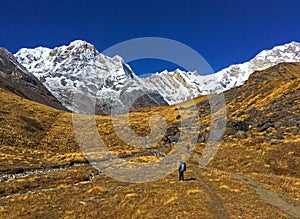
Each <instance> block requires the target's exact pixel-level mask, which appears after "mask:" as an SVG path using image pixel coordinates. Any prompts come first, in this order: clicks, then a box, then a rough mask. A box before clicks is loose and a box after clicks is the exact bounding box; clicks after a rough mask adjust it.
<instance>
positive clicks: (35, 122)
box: [0, 66, 300, 218]
mask: <svg viewBox="0 0 300 219" xmlns="http://www.w3.org/2000/svg"><path fill="white" fill-rule="evenodd" d="M290 68H291V69H288V71H287V72H288V73H287V74H291V75H292V73H289V71H294V68H295V67H290ZM298 68H299V69H300V67H299V66H298V67H297V69H298ZM268 71H269V70H268ZM261 74H262V75H263V76H264V74H265V73H264V74H263V73H261ZM261 74H258V76H256V77H257V78H258V79H259V80H261V79H260V77H261ZM270 77H275V76H274V75H273V73H272V74H270ZM254 79H255V78H254ZM264 80H265V79H264ZM256 84H257V85H258V86H256ZM299 84H300V83H299V79H294V80H290V81H289V80H280V81H279V80H277V81H276V82H274V83H273V84H270V82H264V81H263V82H262V83H258V82H256V83H251V81H249V82H248V83H246V85H245V86H244V87H241V88H236V89H235V90H234V91H230V92H228V93H226V100H227V112H228V120H230V121H231V120H240V121H244V120H245V121H246V122H251V120H252V119H256V118H254V117H255V115H252V114H251V112H252V111H251V110H253V109H254V108H255V109H257V110H260V111H262V115H263V116H261V115H259V116H257V117H260V118H262V120H263V119H264V118H271V117H275V118H277V117H278V118H279V117H280V116H282V117H283V119H285V117H284V116H285V114H284V113H286V114H287V115H288V116H290V117H291V116H294V117H291V118H299V114H297V112H298V111H297V109H296V108H295V107H294V105H295V104H298V106H299V98H298V99H297V98H296V97H298V96H296V94H295V93H296V92H298V91H299ZM291 91H295V92H294V93H293V92H291ZM0 94H1V95H0V106H1V107H0V124H1V126H0V173H1V176H4V175H5V174H8V175H9V174H22V173H26V174H27V175H26V174H25V175H24V176H22V177H17V178H16V179H14V178H10V179H8V180H4V181H2V182H0V218H47V217H49V216H50V215H51V217H54V218H224V217H228V218H238V217H242V218H255V217H260V218H292V217H294V216H293V212H292V213H291V212H289V211H286V209H285V208H283V207H276V206H274V205H272V203H269V202H268V201H266V200H264V199H263V198H262V197H261V196H259V195H258V194H257V191H256V189H257V188H255V186H252V185H251V184H249V183H247V182H246V181H243V180H241V179H239V178H238V177H237V176H236V175H234V174H240V175H241V176H244V177H250V178H251V179H253V180H255V182H257V185H258V186H259V187H263V188H266V189H268V190H269V191H272V192H276V193H278V194H279V195H280V197H283V199H284V200H286V201H287V203H290V206H287V207H291V209H293V206H294V207H295V206H297V205H298V206H299V202H300V201H299V200H300V195H299V190H300V178H299V163H300V160H299V159H300V156H299V155H300V148H299V141H300V138H299V134H297V131H298V130H297V129H298V128H299V125H297V124H296V123H295V124H291V126H290V127H286V128H284V129H283V130H282V131H283V139H279V140H278V142H276V143H275V144H272V143H271V142H269V141H267V140H266V138H267V137H269V136H270V135H271V134H274V133H275V134H278V133H279V132H280V130H279V128H275V127H270V128H269V129H266V130H263V131H259V128H260V127H258V126H253V127H251V128H250V129H249V130H248V131H245V132H244V133H242V134H243V135H241V137H239V136H238V135H237V134H236V133H233V134H230V133H225V136H224V140H226V141H224V142H222V144H221V145H220V147H219V150H218V153H217V154H216V156H215V157H214V159H213V160H212V161H211V162H210V163H209V165H208V167H207V169H200V168H199V167H198V162H199V159H200V157H201V155H202V153H203V149H204V147H205V146H206V145H205V143H202V142H199V143H197V144H196V148H195V151H194V153H193V154H192V156H191V157H190V159H189V160H187V164H188V171H186V173H185V178H186V181H184V182H178V172H177V170H174V172H172V173H171V174H169V175H167V176H165V177H164V178H162V179H159V180H156V181H153V182H147V183H139V184H133V183H127V182H121V181H117V180H114V179H111V178H109V177H107V176H106V175H105V174H99V172H98V170H96V169H95V168H93V167H92V166H90V165H89V164H88V162H87V160H86V158H85V157H84V154H83V153H82V152H81V150H80V148H79V146H78V144H77V141H76V139H75V135H74V133H73V127H72V114H70V113H67V112H62V111H58V110H54V109H51V108H49V107H46V106H43V105H40V104H37V103H33V102H31V101H28V100H25V99H22V98H20V97H18V96H16V95H14V94H11V93H9V92H7V91H5V90H3V89H1V88H0ZM283 94H284V95H283ZM274 99H278V101H277V102H276V101H275V102H274V101H273V100H274ZM291 99H292V100H293V101H291ZM294 103H295V104H294ZM280 104H281V105H282V106H284V107H285V108H284V109H283V110H284V112H280V111H279V109H280V108H279V105H280ZM195 105H197V108H198V110H199V121H200V124H201V130H200V133H201V134H202V135H203V136H204V137H207V135H208V134H209V130H210V128H211V127H210V123H211V115H210V114H209V104H208V102H207V97H199V98H196V99H195V100H194V101H193V102H192V101H187V102H184V103H182V104H179V105H177V106H169V107H153V108H144V109H139V110H136V111H135V112H132V113H131V114H130V115H129V118H130V125H131V127H132V128H133V129H134V130H135V132H136V133H138V134H140V135H143V136H146V135H148V134H149V131H150V129H149V125H148V123H149V118H150V117H151V116H152V115H155V114H160V115H163V116H164V118H165V120H166V122H167V125H168V126H169V127H174V126H176V125H179V126H180V122H181V119H182V115H187V117H188V118H190V116H192V115H193V114H192V112H191V111H192V110H193V109H192V106H195ZM288 106H289V107H290V108H291V107H294V108H295V109H294V110H293V112H291V110H289V109H290V108H289V107H288ZM269 107H274V108H273V109H274V110H273V111H274V112H273V111H272V110H268V108H269ZM293 113H294V114H293ZM180 114H181V115H180ZM276 116H277V117H276ZM83 117H84V116H83ZM95 120H96V124H97V127H96V129H97V131H98V132H99V135H100V136H101V138H102V139H103V141H104V142H105V145H106V146H107V147H108V148H109V150H110V151H112V152H113V153H114V155H115V156H119V157H122V158H126V159H128V161H130V162H132V163H152V162H156V161H158V160H160V159H163V156H155V155H153V154H151V153H150V154H149V151H148V149H145V148H136V147H132V146H131V145H127V144H126V143H125V142H123V141H122V140H121V139H119V138H118V135H117V134H116V133H115V131H114V125H119V126H120V127H123V125H124V124H122V122H120V123H118V124H113V123H112V121H111V117H109V116H105V117H104V116H97V117H95ZM178 130H179V131H180V127H179V129H178ZM277 132H278V133H277ZM86 134H89V133H86ZM165 143H166V142H165V140H164V139H163V140H161V141H160V142H159V143H157V144H156V145H154V146H153V147H152V149H161V150H162V151H163V152H165V153H169V152H170V151H172V149H173V148H174V147H175V146H176V144H170V146H169V148H161V147H162V146H164V144H165ZM186 143H188V142H186ZM89 153H90V154H88V153H87V154H86V155H89V156H91V157H98V158H99V159H100V158H102V157H104V158H105V157H106V156H107V154H106V153H107V152H102V151H99V150H91V151H90V152H89ZM132 155H137V156H136V157H131V156H132ZM74 164H76V165H74ZM77 164H79V165H77ZM34 170H39V171H42V173H35V172H34ZM47 170H51V171H49V172H46V171H47ZM30 171H31V172H30ZM43 171H44V172H43ZM273 204H274V203H273Z"/></svg>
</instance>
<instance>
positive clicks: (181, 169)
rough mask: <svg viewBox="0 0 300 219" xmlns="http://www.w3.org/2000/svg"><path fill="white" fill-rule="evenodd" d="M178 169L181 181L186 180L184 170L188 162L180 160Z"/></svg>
mask: <svg viewBox="0 0 300 219" xmlns="http://www.w3.org/2000/svg"><path fill="white" fill-rule="evenodd" d="M178 171H179V181H181V180H182V181H184V175H183V172H184V171H186V163H185V162H184V161H181V162H180V164H179V168H178Z"/></svg>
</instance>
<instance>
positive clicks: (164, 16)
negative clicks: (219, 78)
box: [0, 0, 300, 74]
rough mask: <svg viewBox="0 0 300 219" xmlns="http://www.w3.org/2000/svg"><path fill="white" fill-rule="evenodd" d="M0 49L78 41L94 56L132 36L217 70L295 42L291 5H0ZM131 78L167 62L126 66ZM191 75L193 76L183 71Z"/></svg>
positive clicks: (229, 0) (293, 0)
mask: <svg viewBox="0 0 300 219" xmlns="http://www.w3.org/2000/svg"><path fill="white" fill-rule="evenodd" d="M0 16H1V32H0V46H2V47H6V48H7V49H9V50H10V51H11V52H13V53H15V52H16V51H17V50H18V49H20V48H22V47H30V48H31V47H37V46H40V45H42V46H45V47H49V48H54V47H56V46H60V45H67V44H69V43H70V42H71V41H73V40H75V39H83V40H86V41H88V42H90V43H92V44H94V45H95V47H96V48H97V49H98V50H99V51H100V52H101V51H103V50H105V49H107V48H108V47H110V46H113V45H114V44H116V43H119V42H122V41H125V40H129V39H132V38H137V37H164V38H170V39H173V40H176V41H179V42H181V43H184V44H186V45H188V46H190V47H191V48H193V49H194V50H196V51H197V52H198V53H200V54H201V55H202V56H203V57H204V58H205V59H206V60H207V62H208V63H209V64H210V65H211V67H212V68H213V69H214V70H215V71H218V70H220V69H222V68H225V67H227V66H229V65H230V64H234V63H240V62H244V61H248V60H249V59H251V58H252V57H253V56H255V55H256V54H257V53H258V52H259V51H261V50H263V49H267V48H272V47H274V46H276V45H280V44H284V43H288V42H291V41H298V42H300V31H299V24H300V1H298V0H285V1H282V0H272V1H271V0H269V1H264V0H252V1H244V0H226V1H225V0H181V1H177V0H172V1H163V0H161V1H157V0H151V1H141V0H126V1H118V0H113V1H111V0H107V1H104V0H98V1H96V0H95V1H91V0H90V1H89V0H86V1H78V0H73V1H64V0H51V1H48V0H46V1H45V0H38V1H37V0H33V1H30V0H26V1H25V0H19V1H17V0H10V1H8V0H0ZM131 66H132V68H133V69H134V70H135V71H136V73H138V74H143V73H149V72H156V71H161V70H163V69H168V70H174V68H175V67H176V66H175V65H172V64H171V63H167V62H161V61H157V60H140V61H135V62H133V63H131ZM188 70H192V69H188Z"/></svg>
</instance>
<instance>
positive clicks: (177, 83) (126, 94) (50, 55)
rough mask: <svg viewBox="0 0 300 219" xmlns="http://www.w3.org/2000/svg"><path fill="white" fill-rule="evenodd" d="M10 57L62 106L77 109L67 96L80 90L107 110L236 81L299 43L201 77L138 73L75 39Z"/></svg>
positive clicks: (174, 98)
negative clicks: (56, 45)
mask: <svg viewBox="0 0 300 219" xmlns="http://www.w3.org/2000/svg"><path fill="white" fill-rule="evenodd" d="M15 57H16V58H17V60H18V62H19V63H21V64H22V65H23V66H25V67H26V68H27V69H28V71H30V72H31V73H33V74H34V75H35V76H36V77H37V78H38V79H39V80H40V81H41V82H42V83H43V84H44V85H45V86H46V87H47V88H48V89H49V90H50V91H51V93H52V94H53V95H54V96H55V97H56V98H57V99H58V100H60V101H61V102H62V104H63V105H64V106H65V107H67V108H68V109H70V110H73V111H82V110H81V109H80V107H81V106H79V105H76V104H75V105H74V104H73V102H74V101H73V98H74V96H76V95H81V94H82V95H83V94H84V95H87V96H88V97H89V98H91V99H96V111H99V112H105V113H111V112H112V111H114V110H116V109H117V110H118V109H122V108H123V107H124V106H125V108H126V107H129V106H132V107H131V108H138V107H145V106H153V105H167V104H170V105H171V104H176V103H179V102H182V101H186V100H190V99H192V98H195V97H197V96H200V95H205V94H210V93H220V92H223V91H225V90H229V89H230V88H232V87H236V86H240V85H242V84H243V83H244V82H245V81H246V80H247V79H248V77H249V76H250V74H252V73H253V72H254V71H258V70H263V69H266V68H268V67H271V66H274V65H276V64H279V63H282V62H300V44H299V43H296V42H292V43H290V44H286V45H283V46H277V47H274V48H273V49H271V50H264V51H262V52H260V53H259V54H258V55H257V56H255V57H254V58H253V59H251V60H250V61H249V62H245V63H243V64H237V65H231V66H229V67H228V68H225V69H223V70H221V71H219V72H217V73H215V74H212V75H207V76H200V75H198V73H197V72H185V71H181V70H179V69H177V70H175V71H174V72H168V71H163V72H161V73H156V74H153V75H151V76H150V77H148V78H139V77H137V76H136V74H135V73H134V72H133V71H132V70H131V68H130V66H129V65H128V64H126V63H124V61H123V59H122V58H121V57H119V56H115V57H113V58H111V57H107V56H104V55H103V54H101V53H99V52H98V51H97V50H96V49H95V47H94V46H93V45H91V44H89V43H87V42H84V41H80V40H77V41H74V42H72V43H71V44H70V45H69V46H61V47H58V48H55V49H48V48H43V47H38V48H35V49H21V50H19V51H18V52H17V53H16V54H15Z"/></svg>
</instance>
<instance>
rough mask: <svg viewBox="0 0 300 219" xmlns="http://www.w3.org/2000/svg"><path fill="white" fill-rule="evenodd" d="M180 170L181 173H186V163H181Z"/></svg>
mask: <svg viewBox="0 0 300 219" xmlns="http://www.w3.org/2000/svg"><path fill="white" fill-rule="evenodd" d="M179 170H180V171H186V163H185V162H181V163H180V167H179Z"/></svg>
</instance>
